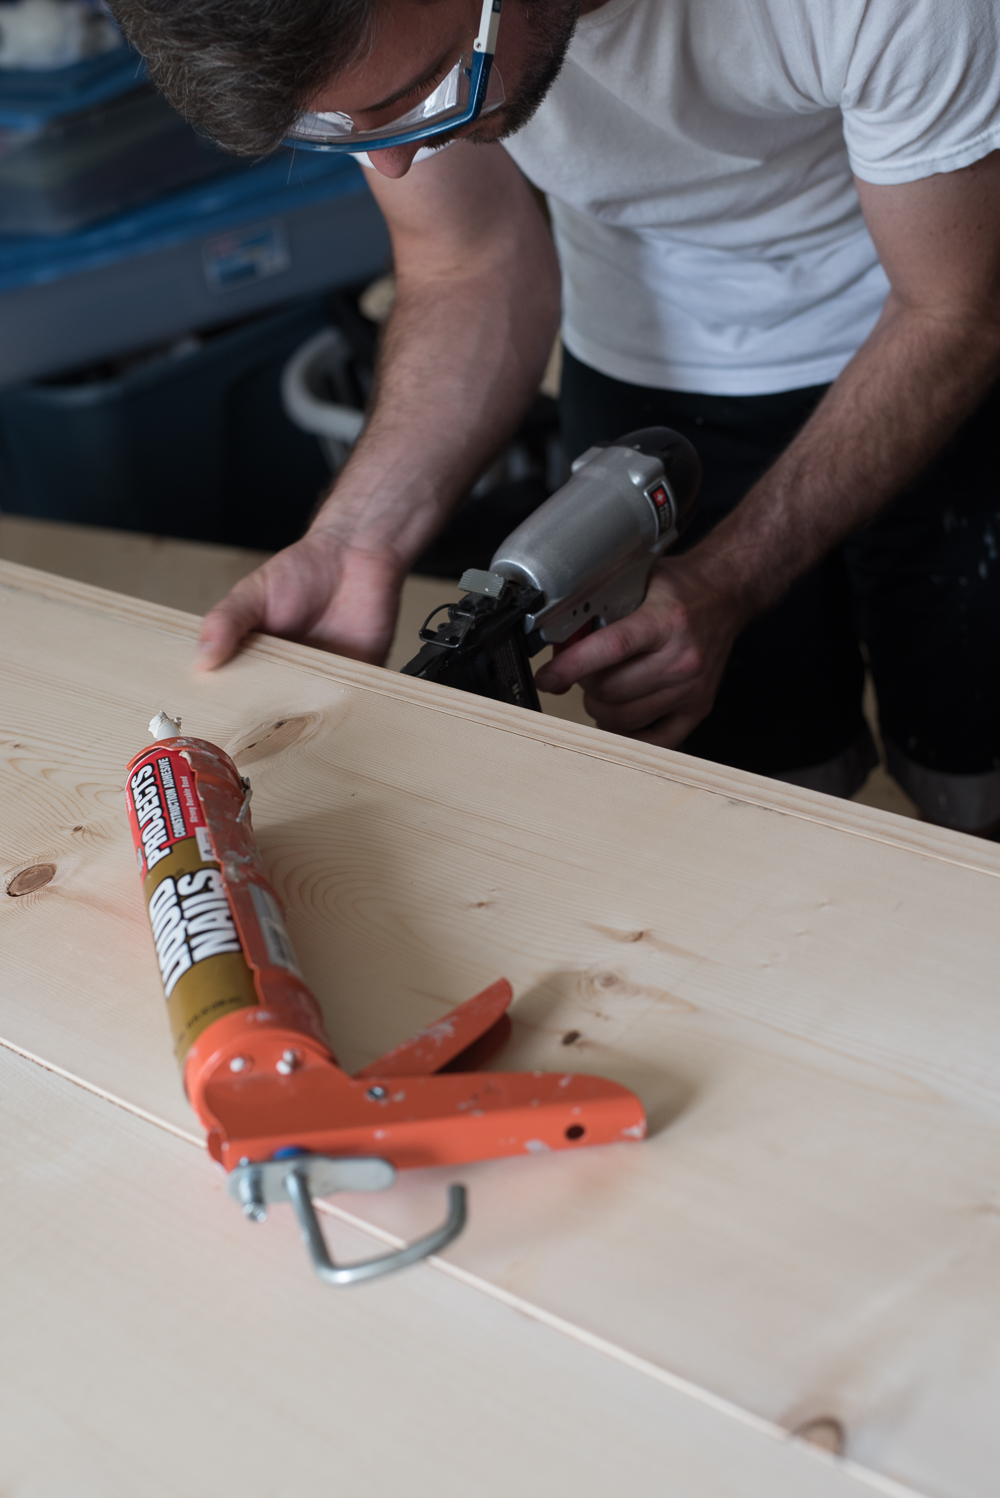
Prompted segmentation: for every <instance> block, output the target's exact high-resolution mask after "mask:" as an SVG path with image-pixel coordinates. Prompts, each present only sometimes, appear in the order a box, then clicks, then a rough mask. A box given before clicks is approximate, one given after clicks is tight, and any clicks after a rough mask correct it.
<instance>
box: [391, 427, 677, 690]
mask: <svg viewBox="0 0 1000 1498" xmlns="http://www.w3.org/2000/svg"><path fill="white" fill-rule="evenodd" d="M700 483H701V463H700V462H699V459H698V455H697V453H696V452H695V450H694V448H693V447H692V446H691V444H690V442H688V441H687V439H686V438H684V437H682V436H681V435H680V434H679V433H678V432H674V431H671V430H670V428H669V427H645V428H643V429H642V430H641V431H637V432H629V433H628V435H627V436H625V437H621V438H619V439H618V441H617V442H612V443H608V444H606V445H602V446H599V447H591V448H588V449H587V451H586V452H585V453H583V454H582V455H581V456H580V457H579V458H578V459H577V460H576V462H575V463H574V464H573V471H572V477H571V478H570V479H569V481H568V482H567V483H566V484H564V485H563V487H562V488H561V489H559V490H557V491H556V493H555V494H553V495H551V497H550V498H549V499H547V500H546V501H545V503H544V504H543V505H541V506H540V507H539V509H537V510H536V511H535V513H534V514H533V515H530V516H529V517H528V519H527V520H525V521H524V522H523V524H521V525H519V526H518V527H517V529H516V530H514V531H512V532H511V534H510V535H509V536H508V537H507V539H506V541H504V542H503V543H502V545H501V546H500V548H499V550H498V551H497V552H496V554H495V555H494V557H493V560H492V561H491V562H490V565H489V568H488V570H486V571H481V570H479V569H477V568H470V569H469V570H467V571H466V572H464V573H463V574H462V577H461V580H460V583H459V586H460V587H461V588H463V589H464V590H465V595H464V597H462V598H461V599H459V601H458V603H449V604H442V605H441V606H440V607H439V608H437V609H435V610H434V611H433V613H432V614H430V615H429V617H428V618H427V619H426V620H425V622H424V625H423V627H422V629H421V630H420V638H421V640H422V641H423V642H424V643H423V645H422V647H421V649H420V651H419V652H418V653H417V655H415V656H414V657H413V659H412V660H411V661H409V662H408V663H407V665H405V666H404V667H403V674H404V675H406V676H420V677H423V678H424V679H425V680H427V681H437V682H440V683H441V684H442V685H444V686H450V687H458V688H459V689H460V690H462V691H465V692H477V693H479V695H480V696H483V697H492V698H494V699H495V700H496V701H498V702H511V703H514V704H515V705H516V706H518V707H527V708H533V709H534V710H535V711H536V712H537V711H540V703H539V700H538V692H537V689H536V687H535V682H534V677H533V676H532V672H531V665H530V661H531V657H532V656H534V655H536V654H537V653H538V652H539V651H540V650H542V649H543V647H544V646H546V645H555V646H556V647H557V648H558V647H559V646H564V645H566V644H568V643H569V642H570V641H571V640H573V639H574V638H576V637H581V636H582V635H584V634H585V633H587V632H588V631H589V630H591V629H594V628H602V627H604V626H605V625H608V624H613V623H614V622H615V620H617V619H624V618H625V616H626V615H627V614H631V613H632V612H633V611H634V610H635V609H637V608H638V607H639V605H640V604H641V603H642V601H643V599H644V598H645V596H646V587H647V584H648V581H649V573H650V569H651V568H652V566H653V564H654V562H656V561H657V560H658V559H659V558H660V557H661V556H663V554H664V552H666V551H667V550H668V549H669V548H670V547H671V546H673V545H674V543H675V542H676V541H677V540H678V538H679V537H680V535H681V533H682V531H683V530H684V529H685V527H686V526H687V525H688V523H689V521H690V520H691V517H692V515H693V514H694V511H695V508H696V505H697V499H698V488H699V485H700ZM441 614H444V616H445V617H444V618H443V619H441V620H439V622H437V623H435V622H434V621H435V620H438V616H439V615H441Z"/></svg>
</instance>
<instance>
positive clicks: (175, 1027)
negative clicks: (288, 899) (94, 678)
mask: <svg viewBox="0 0 1000 1498" xmlns="http://www.w3.org/2000/svg"><path fill="white" fill-rule="evenodd" d="M150 731H151V732H152V733H154V734H155V735H156V736H157V742H156V743H154V744H152V745H151V746H150V747H149V748H146V749H143V751H142V752H141V753H140V754H137V755H136V756H135V758H134V759H133V760H132V761H131V763H130V764H129V766H128V781H127V786H126V791H125V803H126V808H127V811H128V819H129V825H130V827H131V829H132V839H133V842H134V844H135V851H136V860H137V863H138V866H139V877H140V879H141V880H142V885H143V892H144V894H145V898H146V908H147V911H148V914H149V921H150V925H151V927H152V932H153V941H154V944H155V947H156V956H157V960H158V962H159V967H160V976H161V978H162V981H163V991H164V994H165V995H166V999H167V1010H168V1014H169V1018H170V1026H171V1030H172V1032H173V1038H174V1049H175V1052H176V1055H177V1059H178V1061H179V1062H180V1063H181V1066H182V1068H183V1070H184V1081H185V1087H186V1089H187V1092H188V1096H189V1098H190V1099H191V1102H192V1103H193V1104H194V1106H195V1108H196V1110H197V1111H199V1112H201V1111H202V1109H201V1108H200V1107H199V1103H200V1100H201V1099H200V1093H201V1087H200V1082H201V1080H202V1078H203V1077H204V1076H205V1074H206V1073H207V1071H209V1070H210V1069H211V1066H212V1063H213V1060H214V1061H216V1062H218V1060H219V1059H221V1058H220V1047H221V1048H223V1049H224V1050H225V1051H226V1053H227V1055H228V1054H229V1053H231V1052H233V1051H234V1050H235V1052H237V1053H238V1051H239V1049H240V1046H239V1041H240V1037H241V1035H243V1034H245V1033H246V1031H247V1029H248V1028H249V1029H251V1030H252V1031H253V1032H254V1034H255V1036H258V1037H260V1038H263V1036H262V1033H261V1032H262V1031H264V1030H276V1031H278V1032H279V1034H278V1035H274V1036H272V1037H270V1038H271V1039H273V1040H280V1038H281V1037H282V1036H283V1037H284V1039H285V1040H287V1042H288V1044H289V1045H290V1046H292V1047H299V1048H301V1046H302V1045H303V1044H305V1045H308V1047H309V1049H310V1050H311V1051H317V1050H318V1051H320V1052H322V1054H323V1056H324V1057H325V1058H329V1059H331V1060H332V1059H333V1058H332V1055H331V1052H330V1049H329V1043H328V1041H327V1039H326V1036H325V1034H324V1031H323V1025H322V1018H321V1015H320V1010H319V1006H318V1005H317V1003H316V1000H315V999H314V998H313V996H312V994H311V993H310V992H309V990H308V988H307V987H306V986H305V984H304V983H303V981H302V977H301V974H300V972H299V969H298V964H297V963H296V960H295V955H294V953H293V951H292V946H291V943H290V942H289V940H288V935H287V933H286V931H285V925H284V920H283V917H282V912H281V906H280V904H279V902H278V899H277V896H276V895H275V892H274V890H273V889H272V887H271V885H270V883H269V882H268V880H267V877H266V876H265V874H264V870H263V867H262V864H261V860H260V854H259V852H258V850H257V846H256V844H255V842H254V837H253V830H252V827H251V823H250V815H249V796H250V788H249V784H248V783H247V782H245V781H243V780H242V779H241V777H240V773H239V771H238V770H237V768H236V766H235V765H234V764H233V762H232V760H231V759H230V758H229V756H228V755H227V754H226V753H225V752H224V751H223V750H222V749H219V748H218V747H217V746H216V745H215V744H210V743H208V742H207V741H206V740H205V739H195V738H185V737H182V735H181V732H180V723H179V721H176V720H174V719H171V718H169V717H167V716H166V714H164V713H160V714H158V715H157V717H156V718H154V719H153V721H152V723H151V724H150ZM286 1032H287V1033H286ZM290 1054H294V1055H295V1056H296V1057H297V1056H298V1054H299V1051H298V1050H295V1051H294V1052H290ZM237 1064H238V1057H237ZM228 1065H229V1066H233V1062H232V1060H230V1061H229V1063H228ZM234 1069H235V1068H234Z"/></svg>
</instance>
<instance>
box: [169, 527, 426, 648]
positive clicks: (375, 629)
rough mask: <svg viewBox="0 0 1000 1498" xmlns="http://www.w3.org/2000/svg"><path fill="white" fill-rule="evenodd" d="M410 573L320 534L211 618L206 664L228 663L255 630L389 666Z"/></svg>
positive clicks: (288, 552) (393, 560) (270, 565)
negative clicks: (401, 590) (402, 589)
mask: <svg viewBox="0 0 1000 1498" xmlns="http://www.w3.org/2000/svg"><path fill="white" fill-rule="evenodd" d="M404 571H405V568H404V567H403V566H402V564H401V563H400V561H399V558H398V557H395V556H394V555H393V554H392V553H391V552H385V551H370V552H369V551H361V550H358V549H357V548H351V547H348V546H344V545H342V544H341V543H340V542H339V541H338V540H337V538H336V537H335V536H334V535H333V533H332V532H330V531H324V530H316V531H310V533H309V534H308V535H306V536H304V537H303V538H302V540H301V541H297V542H296V543H295V545H294V546H288V547H286V548H285V550H284V551H279V552H278V554H277V556H274V557H272V558H271V560H270V561H268V562H265V563H264V565H263V566H262V567H258V568H257V570H256V572H251V573H250V575H249V577H245V578H243V580H242V581H241V582H238V583H237V584H236V587H235V588H234V589H233V590H232V592H231V593H230V594H229V595H228V597H226V598H224V599H223V600H222V602H221V603H217V604H216V606H215V608H214V609H212V610H211V612H210V613H208V614H206V615H205V618H204V621H203V622H202V626H201V636H200V639H199V645H198V665H199V666H200V667H201V668H202V669H203V670H206V671H211V670H212V669H213V668H214V667H216V666H221V665H222V663H223V662H224V661H227V660H228V659H229V658H230V656H231V655H232V654H233V653H234V652H235V650H236V648H237V646H238V645H239V643H240V641H241V640H242V639H243V637H244V636H245V635H248V634H249V633H250V632H251V631H252V630H262V631H263V632H264V633H265V634H269V635H280V636H282V637H284V638H285V639H290V640H300V641H301V642H302V643H303V644H304V645H315V646H317V647H318V648H319V649H320V650H332V651H335V652H336V653H337V654H338V655H347V656H351V657H353V659H355V660H359V661H370V662H371V663H372V664H373V665H381V663H382V661H383V660H384V659H385V656H386V653H387V651H388V649H389V646H390V645H391V644H392V632H393V629H394V628H395V624H396V612H397V609H398V605H399V588H400V583H401V580H402V574H403V572H404Z"/></svg>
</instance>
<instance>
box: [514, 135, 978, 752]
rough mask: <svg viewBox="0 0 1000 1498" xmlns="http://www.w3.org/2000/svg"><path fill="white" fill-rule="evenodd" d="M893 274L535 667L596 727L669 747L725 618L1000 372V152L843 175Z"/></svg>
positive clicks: (791, 571)
mask: <svg viewBox="0 0 1000 1498" xmlns="http://www.w3.org/2000/svg"><path fill="white" fill-rule="evenodd" d="M857 188H858V194H859V196H860V199H861V206H862V209H863V211H864V215H865V219H866V221H867V223H868V227H869V230H870V232H871V235H872V238H873V240H874V241H875V246H876V248H877V250H878V252H879V257H880V259H881V261H882V264H883V266H884V267H885V270H886V273H887V275H888V277H889V281H890V284H891V287H892V290H891V292H890V295H889V297H888V298H887V300H886V304H885V307H884V309H883V312H882V315H881V317H880V318H879V321H878V323H877V325H876V327H875V328H874V329H873V331H872V333H871V334H870V336H869V337H868V338H867V340H866V341H865V343H864V344H863V345H862V347H861V348H860V349H859V351H858V353H857V354H856V355H855V357H854V358H853V359H852V360H851V362H850V364H848V366H847V367H846V369H845V370H844V371H843V373H842V374H841V375H840V377H839V379H837V380H836V381H835V383H834V384H833V385H832V386H831V388H830V390H829V391H828V392H827V394H826V396H825V397H824V399H823V401H822V402H821V403H820V405H819V406H818V407H817V409H816V411H815V413H814V414H813V416H812V417H811V418H810V420H809V421H808V422H807V423H806V425H805V426H804V427H803V429H802V431H801V432H800V433H799V435H798V436H797V437H796V438H795V440H794V441H793V442H792V443H791V445H790V446H789V447H788V448H787V450H786V451H785V452H784V453H783V455H782V456H781V458H779V460H778V461H777V463H775V464H774V466H773V467H772V468H771V469H770V470H769V471H768V472H767V473H766V474H765V475H764V477H763V478H762V479H761V480H760V481H759V483H757V484H755V485H754V487H753V488H752V489H751V490H750V492H749V493H748V494H747V496H746V498H745V499H744V500H743V501H742V502H741V504H740V505H739V506H738V507H737V508H736V509H735V510H734V511H733V512H732V514H730V515H729V516H727V518H726V519H725V520H724V521H722V522H721V524H720V525H718V526H717V527H716V528H715V530H713V531H712V533H711V534H710V535H709V536H708V537H706V539H705V540H704V541H702V542H701V543H700V545H698V546H697V547H695V548H693V549H692V550H691V551H690V552H688V553H687V554H686V555H684V556H680V557H675V558H667V559H666V560H664V561H663V562H662V563H659V564H658V565H657V567H656V568H655V570H654V573H653V574H652V576H651V578H650V586H649V592H648V594H647V597H646V602H645V603H644V604H643V606H642V607H641V608H640V609H638V610H637V611H636V612H635V613H634V614H632V615H631V616H630V617H629V618H627V619H623V620H621V621H619V622H618V623H617V624H613V625H611V626H609V628H607V629H604V630H600V631H598V632H596V633H595V634H593V635H591V636H589V637H588V638H587V639H585V640H582V641H581V642H580V643H579V644H577V645H575V646H573V647H572V648H571V649H569V650H567V651H565V652H564V653H563V654H562V655H560V656H558V657H557V658H556V659H555V660H553V661H552V662H551V663H550V664H549V665H546V666H545V667H543V669H542V670H541V671H540V672H539V674H538V677H537V680H538V684H539V686H540V687H542V689H543V690H546V691H552V690H555V691H564V690H565V689H566V688H567V687H568V686H570V685H571V684H572V683H573V682H574V681H582V682H583V684H584V687H585V692H586V699H585V700H586V705H587V709H588V711H589V712H590V713H591V714H592V715H593V717H594V718H595V719H596V721H597V723H598V724H599V725H600V726H601V727H602V728H607V729H610V730H612V731H613V732H617V733H625V734H629V735H631V736H632V737H635V738H639V739H645V740H646V741H647V742H649V743H655V744H663V745H665V746H666V747H668V748H672V747H675V746H676V745H678V744H681V743H683V741H684V739H685V738H686V737H687V735H688V734H689V733H690V732H691V730H692V729H693V728H695V727H696V725H697V724H698V723H699V722H700V721H701V720H702V718H704V717H705V715H706V714H707V713H708V712H709V710H710V709H711V706H712V703H713V701H714V698H715V693H716V691H717V689H718V685H719V681H720V678H721V676H722V672H723V669H724V667H725V664H726V661H727V659H728V656H729V652H730V650H731V649H732V645H733V642H734V640H735V639H736V636H737V635H738V634H739V632H740V630H741V629H742V628H743V627H744V625H745V624H747V623H748V622H749V621H750V620H751V619H752V618H754V617H755V616H757V615H758V614H762V613H765V612H766V611H767V610H768V609H770V608H772V607H773V606H774V605H775V604H776V603H778V602H779V600H780V599H781V597H782V596H783V595H784V593H785V592H786V591H787V590H788V588H789V587H790V585H791V584H792V583H793V582H794V581H795V579H796V578H797V577H800V576H801V575H802V574H803V573H805V572H807V571H808V570H809V568H810V567H812V566H813V565H814V564H815V563H816V562H818V561H819V560H820V559H821V558H822V557H823V556H824V555H825V554H826V553H827V552H829V551H830V550H832V548H833V547H835V546H836V545H837V544H838V543H839V542H840V541H842V540H843V539H844V538H845V537H846V536H848V535H850V534H851V532H853V531H855V530H857V529H858V528H859V527H861V526H863V525H864V524H865V523H866V522H867V521H869V520H870V519H872V517H873V516H874V515H875V514H876V513H877V512H878V511H879V510H880V509H881V508H882V506H883V505H885V504H886V503H887V502H888V501H889V500H891V499H892V498H893V496H894V495H896V494H897V493H898V492H899V490H900V489H901V488H902V487H903V486H904V485H905V484H906V483H907V482H908V481H909V480H910V479H911V478H913V477H914V476H915V475H916V474H917V473H918V472H919V471H920V469H921V468H923V467H924V466H925V465H926V463H927V462H928V461H929V460H930V459H931V458H933V457H934V455H935V454H936V453H937V452H938V451H939V450H940V448H941V447H942V446H943V444H944V443H945V442H946V441H947V440H948V438H949V437H950V436H951V435H952V433H953V432H954V431H955V429H956V428H957V427H958V426H959V424H960V423H961V422H962V420H963V419H964V418H965V417H966V416H968V415H969V414H970V413H971V412H972V411H973V410H974V409H975V407H976V405H977V404H978V403H979V401H980V400H981V399H982V397H983V395H984V394H985V393H986V391H987V390H988V388H989V386H990V385H991V383H992V382H993V381H994V380H995V379H996V378H997V375H998V374H1000V152H994V153H993V155H991V156H989V157H987V158H985V159H984V160H983V161H980V162H978V163H976V165H974V166H971V167H966V168H965V169H963V170H962V171H958V172H949V173H947V174H943V175H939V176H934V177H928V178H925V179H924V180H922V181H919V182H912V183H906V184H904V185H901V186H894V187H874V186H872V185H871V184H870V183H865V182H861V181H858V183H857Z"/></svg>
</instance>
